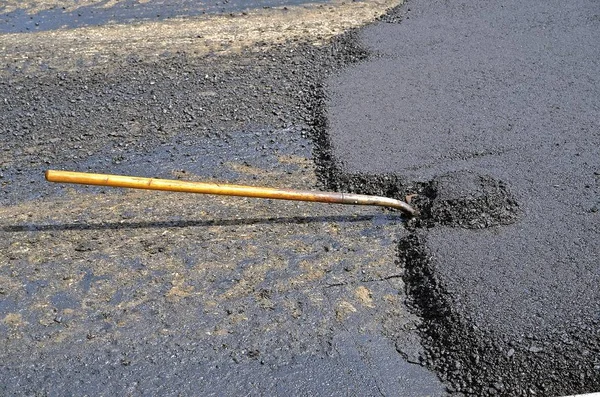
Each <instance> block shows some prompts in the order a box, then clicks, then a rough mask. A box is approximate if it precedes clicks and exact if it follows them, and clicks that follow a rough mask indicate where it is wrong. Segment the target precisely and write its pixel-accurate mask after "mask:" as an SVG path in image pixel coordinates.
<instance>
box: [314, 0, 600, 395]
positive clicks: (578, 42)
mask: <svg viewBox="0 0 600 397" xmlns="http://www.w3.org/2000/svg"><path fill="white" fill-rule="evenodd" d="M599 37H600V4H599V3H598V2H596V1H589V0H581V1H573V2H562V1H528V2H520V1H511V0H509V1H502V2H488V1H485V2H471V1H452V2H449V1H418V0H413V1H410V2H409V3H407V4H405V5H404V6H403V7H402V8H400V9H399V10H397V12H396V13H392V14H390V15H389V16H388V17H386V18H384V20H383V21H382V22H380V23H377V24H375V25H373V26H370V27H369V28H367V29H365V30H364V31H363V32H361V34H360V40H361V42H362V43H364V45H365V46H366V47H367V48H368V49H369V50H370V51H372V52H373V53H374V54H375V56H373V57H372V58H371V59H370V60H369V61H368V62H364V63H360V64H358V65H353V66H352V67H350V68H349V69H347V70H346V71H345V72H343V73H342V74H341V75H339V76H337V77H335V78H333V79H330V80H329V82H328V88H329V90H328V91H327V92H328V94H329V100H328V101H327V104H326V106H325V112H326V117H325V119H324V121H323V122H324V123H327V125H328V127H329V131H330V134H331V135H330V143H331V146H332V149H331V152H330V153H328V154H327V155H326V156H324V157H325V158H326V159H327V158H329V159H330V160H333V162H334V163H335V162H338V163H340V164H342V166H341V170H340V171H338V172H339V173H341V174H346V175H345V177H344V178H345V180H346V181H350V182H351V181H353V180H357V179H360V177H359V176H357V175H354V176H352V175H353V174H358V173H372V174H382V173H393V174H397V175H399V176H389V178H392V179H393V178H397V180H399V181H400V182H401V183H404V184H405V185H406V184H409V185H410V184H413V185H415V184H418V183H421V184H422V185H421V186H422V187H423V189H422V191H421V194H422V196H424V197H422V199H423V201H421V203H422V205H423V206H424V208H426V211H425V217H426V218H428V219H425V221H423V222H422V223H421V224H420V225H415V231H414V233H413V235H412V236H410V237H407V238H405V239H403V240H402V242H401V243H400V245H399V255H400V263H401V265H404V266H406V268H407V273H406V278H405V281H406V282H407V286H408V287H407V288H408V291H409V293H410V294H411V295H412V298H413V303H414V304H415V307H416V310H418V311H419V312H420V313H421V314H422V316H423V317H424V319H425V327H423V329H422V332H423V336H424V338H425V343H426V345H427V346H428V354H427V355H426V356H425V357H422V360H423V362H424V363H426V364H427V365H428V366H430V367H431V368H434V369H436V370H437V371H439V372H440V374H441V377H442V379H445V380H447V382H448V383H449V384H450V385H451V389H454V390H458V391H461V392H466V393H469V394H470V393H473V394H475V395H494V394H503V395H564V394H573V393H583V392H592V391H600V288H599V285H600V244H599V241H600V218H599V216H600V215H599V213H598V211H599V209H600V117H599V115H600V64H599V59H600V41H599V40H598V38H599ZM380 179H381V177H380ZM350 182H347V183H346V185H348V183H350ZM342 187H344V183H342ZM488 197H491V199H489V200H488V199H487V198H488ZM448 206H450V207H452V208H453V209H455V210H456V209H461V210H462V211H463V212H464V214H463V215H461V216H459V217H458V218H457V219H450V218H451V213H452V212H453V211H454V210H452V211H448ZM443 211H446V212H447V215H444V216H441V218H440V219H438V220H437V221H436V220H435V219H432V218H435V217H436V216H437V217H440V213H441V212H443ZM449 217H450V218H449ZM461 218H462V219H463V221H461ZM467 218H470V219H467ZM440 220H441V221H440Z"/></svg>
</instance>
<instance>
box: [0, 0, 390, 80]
mask: <svg viewBox="0 0 600 397" xmlns="http://www.w3.org/2000/svg"><path fill="white" fill-rule="evenodd" d="M399 3H400V1H399V0H375V1H369V2H348V3H343V2H335V3H332V4H328V5H320V6H310V7H308V6H307V7H286V8H273V9H266V10H255V11H252V12H249V13H246V14H245V15H235V16H231V15H215V16H204V17H193V18H179V19H170V20H167V21H158V22H143V23H136V24H122V25H117V24H115V25H106V26H99V27H83V28H77V29H71V30H62V29H59V30H54V31H50V32H38V33H12V34H4V35H1V36H0V42H2V46H1V47H0V50H1V51H0V64H3V65H5V68H4V70H5V72H6V70H9V71H14V70H23V69H26V70H27V72H28V73H33V72H35V71H39V70H45V69H47V68H52V69H56V70H74V69H76V68H78V67H82V66H85V67H92V66H101V65H107V64H120V63H121V62H123V60H124V59H126V58H127V57H128V56H131V55H134V56H136V57H138V58H140V59H145V60H153V59H159V58H160V57H162V56H165V55H168V54H173V53H176V52H185V53H186V54H188V55H190V56H206V55H207V54H225V53H231V52H239V51H241V50H243V49H248V48H253V49H258V50H260V49H267V48H269V46H272V45H276V44H280V43H284V42H288V41H300V40H301V41H308V42H310V43H313V44H315V45H321V44H323V43H324V42H326V41H327V40H328V39H329V38H331V37H333V36H336V35H338V34H340V33H342V32H344V31H346V30H348V29H351V28H356V27H359V26H362V25H364V24H366V23H368V22H371V21H373V20H374V19H376V18H377V17H379V16H381V15H383V14H384V13H385V12H386V11H387V10H388V9H389V8H391V7H394V6H396V5H398V4H399Z"/></svg>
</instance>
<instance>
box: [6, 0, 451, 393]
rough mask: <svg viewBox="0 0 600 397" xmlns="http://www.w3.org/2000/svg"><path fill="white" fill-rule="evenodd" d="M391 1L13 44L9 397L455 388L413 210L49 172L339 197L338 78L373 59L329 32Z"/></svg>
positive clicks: (34, 36)
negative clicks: (328, 96)
mask: <svg viewBox="0 0 600 397" xmlns="http://www.w3.org/2000/svg"><path fill="white" fill-rule="evenodd" d="M60 3H62V2H60V1H56V2H43V3H37V2H16V3H15V2H11V3H10V4H9V5H15V4H16V5H21V6H23V7H25V9H26V10H25V11H23V12H25V14H23V15H27V16H31V17H32V19H31V20H32V21H40V24H39V27H40V29H42V28H44V26H46V27H47V26H49V25H46V23H48V24H49V23H51V22H52V18H53V17H55V18H58V16H61V17H62V14H61V12H60V11H59V12H56V11H54V14H52V13H48V12H46V11H44V10H39V9H36V8H35V7H34V6H39V7H42V8H43V7H47V6H49V5H53V4H54V5H56V4H60ZM93 3H94V4H96V6H97V7H96V8H102V7H106V8H107V9H106V10H105V9H102V10H100V11H101V12H105V13H110V12H111V11H114V9H111V7H113V6H114V7H116V8H117V9H119V7H120V5H123V4H131V3H133V2H93ZM152 3H154V4H156V3H159V4H161V3H162V2H150V3H148V2H146V3H143V5H145V6H146V7H152ZM393 3H395V2H393V1H382V2H368V3H366V2H352V3H350V2H348V3H347V4H341V3H338V4H337V5H327V6H323V7H307V8H304V7H295V8H294V7H290V6H288V7H287V9H283V8H280V9H269V10H264V9H261V10H253V11H249V12H248V13H247V15H243V14H242V13H237V14H236V15H235V16H232V15H229V14H227V15H221V16H204V17H189V18H178V19H176V20H175V19H172V20H171V19H170V20H167V21H156V20H152V21H147V20H144V21H142V22H141V23H139V22H140V21H138V23H135V24H127V23H118V24H112V23H111V24H108V26H104V25H102V26H83V27H79V28H77V29H66V28H62V29H56V30H50V31H43V30H41V31H38V32H32V33H11V34H3V35H1V36H0V42H1V43H2V44H1V45H2V49H3V51H2V52H1V53H0V62H1V64H2V68H0V74H1V76H2V77H1V78H0V187H1V190H0V395H53V396H54V395H65V396H68V395H99V396H101V395H106V396H112V395H165V396H169V395H190V396H195V395H297V394H299V395H331V396H337V395H360V396H365V395H390V396H391V395H402V396H440V395H444V394H445V386H444V385H443V384H442V382H440V380H439V379H438V378H437V376H436V374H435V373H434V372H432V371H431V370H428V369H427V368H425V367H423V366H421V365H418V364H419V357H421V356H422V355H423V354H424V352H423V350H422V348H421V346H420V343H419V336H418V333H417V329H418V327H419V325H420V323H421V320H420V318H419V317H418V316H417V315H416V314H415V313H413V312H411V311H410V310H409V309H408V307H407V306H406V305H405V300H406V292H405V283H404V280H403V271H402V269H401V268H398V266H397V264H396V259H397V258H396V256H397V255H396V245H397V241H398V240H399V239H400V238H401V237H405V236H406V235H407V229H406V227H405V226H406V219H405V218H403V217H402V216H401V215H399V214H398V213H397V212H392V211H385V210H381V209H376V208H369V207H366V208H357V207H353V206H341V207H340V206H336V207H334V206H327V205H325V206H323V205H315V204H300V203H295V202H283V201H272V200H251V199H240V198H237V199H236V198H226V197H210V196H206V197H205V196H198V195H178V194H161V193H157V192H145V191H120V190H117V189H102V188H90V187H78V186H66V185H60V184H49V183H47V182H45V181H44V179H43V173H44V170H45V169H48V168H53V169H70V170H78V171H93V172H109V173H116V174H128V175H140V176H148V177H163V178H171V179H185V180H203V181H205V180H209V181H210V180H212V181H225V182H231V183H246V184H253V185H259V186H280V187H293V188H301V189H317V188H318V187H322V186H323V184H324V183H325V182H324V181H322V180H318V179H317V170H316V167H315V163H314V162H313V160H312V157H313V156H312V152H313V150H315V151H316V148H315V144H314V142H313V139H312V138H311V137H317V136H320V134H323V133H326V131H322V130H319V131H317V130H316V126H317V125H318V123H317V122H316V119H317V118H318V116H319V115H320V113H319V112H318V111H317V110H318V106H316V104H317V103H322V100H323V96H322V95H323V91H322V90H321V89H320V88H319V87H320V86H321V82H322V81H323V79H324V78H325V77H326V76H329V75H331V74H332V73H334V72H335V71H337V70H340V68H342V67H344V65H346V64H347V63H349V62H353V61H356V60H358V59H361V58H362V57H364V55H365V54H364V52H363V51H361V50H360V49H358V48H357V47H356V45H355V44H356V43H355V42H354V41H353V40H352V38H351V37H342V38H339V39H334V40H333V41H332V42H329V41H328V40H329V39H331V37H332V36H334V35H336V34H338V33H340V32H342V31H343V30H344V29H348V28H351V27H355V26H360V25H362V24H364V23H367V22H369V21H372V20H373V19H374V18H375V17H376V16H378V15H381V14H382V13H384V12H385V9H386V7H388V6H389V5H391V4H393ZM86 4H88V3H86ZM135 4H142V2H135ZM171 4H173V2H171ZM180 4H186V2H181V3H180ZM238 4H239V2H238ZM78 5H79V4H78ZM28 6H31V7H29V8H27V7H28ZM141 9H144V8H141ZM139 10H140V9H138V11H139ZM64 11H65V13H72V12H76V11H75V10H70V9H66V10H64ZM87 11H88V9H87V8H83V9H80V10H79V12H81V13H82V16H85V15H86V14H85V13H86V12H87ZM27 13H31V14H27ZM183 14H185V12H183ZM11 15H12V14H11ZM57 15H58V16H57ZM42 16H43V19H41V20H40V19H36V18H37V17H40V18H41V17H42ZM10 17H11V16H9V18H10ZM64 19H65V18H64ZM142 19H143V18H142ZM120 22H128V21H126V20H121V21H120Z"/></svg>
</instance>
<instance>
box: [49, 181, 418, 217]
mask: <svg viewBox="0 0 600 397" xmlns="http://www.w3.org/2000/svg"><path fill="white" fill-rule="evenodd" d="M46 180H48V181H50V182H62V183H78V184H82V185H99V186H112V187H127V188H133V189H149V190H165V191H170V192H187V193H202V194H217V195H224V196H242V197H257V198H270V199H278V200H297V201H313V202H321V203H336V204H355V205H376V206H381V207H390V208H395V209H398V210H400V211H402V212H403V213H405V214H407V215H410V216H415V215H416V214H417V212H416V210H415V209H414V208H413V207H411V206H410V205H408V204H407V203H405V202H404V201H400V200H395V199H391V198H387V197H379V196H368V195H364V194H353V193H336V192H317V191H306V190H293V189H274V188H268V187H255V186H244V185H230V184H221V183H204V182H188V181H178V180H171V179H155V178H142V177H136V176H125V175H110V174H92V173H86V172H72V171H56V170H48V171H46Z"/></svg>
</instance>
